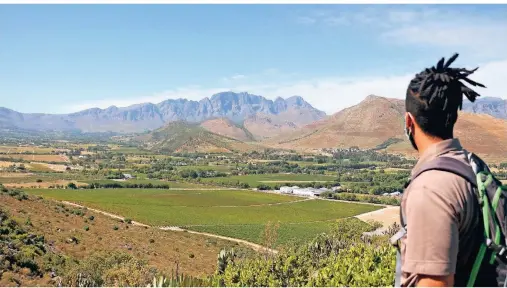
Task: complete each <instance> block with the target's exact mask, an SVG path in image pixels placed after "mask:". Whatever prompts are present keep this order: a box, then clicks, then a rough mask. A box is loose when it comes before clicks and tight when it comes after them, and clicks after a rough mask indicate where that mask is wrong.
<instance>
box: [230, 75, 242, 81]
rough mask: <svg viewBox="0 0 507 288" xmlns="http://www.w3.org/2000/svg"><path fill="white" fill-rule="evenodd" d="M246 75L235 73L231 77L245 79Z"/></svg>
mask: <svg viewBox="0 0 507 288" xmlns="http://www.w3.org/2000/svg"><path fill="white" fill-rule="evenodd" d="M245 77H246V76H245V75H242V74H238V75H234V76H232V77H231V79H232V80H238V79H243V78H245Z"/></svg>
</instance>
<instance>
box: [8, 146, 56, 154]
mask: <svg viewBox="0 0 507 288" xmlns="http://www.w3.org/2000/svg"><path fill="white" fill-rule="evenodd" d="M54 150H56V149H55V148H46V147H37V146H22V147H17V146H0V153H23V152H31V153H41V154H43V153H51V151H54Z"/></svg>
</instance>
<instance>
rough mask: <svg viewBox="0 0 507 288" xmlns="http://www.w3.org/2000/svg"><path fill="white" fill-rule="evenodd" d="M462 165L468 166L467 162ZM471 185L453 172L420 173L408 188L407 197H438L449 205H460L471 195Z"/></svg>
mask: <svg viewBox="0 0 507 288" xmlns="http://www.w3.org/2000/svg"><path fill="white" fill-rule="evenodd" d="M453 158H454V157H453ZM463 162H464V163H466V164H469V163H468V162H465V161H464V160H463ZM472 189H473V187H472V185H471V184H470V183H469V182H468V180H466V179H465V178H463V177H462V176H460V175H457V174H455V173H453V172H447V171H440V170H429V171H426V172H423V173H421V174H420V175H419V176H418V177H417V178H415V179H414V180H413V181H412V182H411V183H410V186H409V187H408V190H407V191H408V192H409V193H408V195H407V196H409V195H410V197H414V198H420V197H438V198H440V199H441V200H446V202H447V201H448V202H451V203H458V202H460V203H462V201H463V200H465V199H466V198H468V197H469V195H473V194H472V193H469V192H471V190H472Z"/></svg>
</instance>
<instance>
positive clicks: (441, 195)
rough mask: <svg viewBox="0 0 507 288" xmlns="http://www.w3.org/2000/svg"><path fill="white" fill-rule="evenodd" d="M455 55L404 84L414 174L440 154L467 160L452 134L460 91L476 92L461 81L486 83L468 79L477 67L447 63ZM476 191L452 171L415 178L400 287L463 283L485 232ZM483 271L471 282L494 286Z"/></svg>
mask: <svg viewBox="0 0 507 288" xmlns="http://www.w3.org/2000/svg"><path fill="white" fill-rule="evenodd" d="M457 57H458V54H455V55H454V56H453V57H451V58H450V59H449V60H448V61H447V62H446V63H445V64H444V59H443V58H442V59H441V60H440V61H439V63H438V64H437V65H436V67H432V68H429V69H425V70H424V71H422V72H421V73H419V74H417V75H416V76H415V78H414V79H412V81H410V84H409V86H408V89H407V94H406V102H405V105H406V113H405V131H406V134H407V137H408V138H409V140H410V142H411V144H412V146H413V148H414V149H416V150H417V151H418V152H419V161H418V162H417V164H416V166H415V167H414V169H413V170H412V175H414V173H417V171H418V170H419V169H421V167H423V166H424V165H425V164H427V163H429V162H430V161H432V160H435V159H437V158H439V157H451V158H454V159H457V160H459V161H461V162H463V163H465V164H467V165H469V162H468V160H467V155H468V153H467V151H465V150H464V149H463V148H462V146H461V144H460V141H459V140H458V139H456V138H454V134H453V129H454V124H455V123H456V120H457V118H458V110H459V109H461V106H462V101H463V95H465V96H466V97H467V98H468V99H469V100H470V101H472V102H473V101H475V99H476V97H477V96H479V94H477V93H476V92H474V91H473V90H471V89H470V88H468V87H467V86H466V85H465V84H466V83H469V84H471V85H473V86H480V87H485V86H484V85H482V84H479V83H476V82H474V81H472V80H470V79H468V78H467V77H468V76H469V75H470V74H472V73H473V72H474V71H475V70H477V68H476V69H474V70H467V69H464V68H450V67H449V66H450V64H452V62H454V60H456V58H457ZM465 82H466V83H465ZM469 166H470V165H469ZM470 169H472V168H471V167H470ZM474 193H475V192H474V187H473V186H472V184H471V183H470V182H469V181H467V180H466V179H465V178H463V177H461V176H458V175H456V174H454V173H451V172H446V171H440V170H430V171H426V172H424V173H422V174H420V175H419V176H418V177H416V178H415V179H413V181H412V182H411V183H410V185H409V186H408V187H407V189H406V190H405V192H404V195H403V198H402V203H401V209H402V211H403V214H404V221H403V222H406V234H405V236H404V237H403V238H401V241H400V242H401V243H400V253H401V286H404V287H405V286H423V287H435V286H445V287H450V286H461V287H463V286H466V285H467V281H468V278H469V275H470V271H471V269H472V265H473V262H474V260H475V256H476V254H477V251H478V249H479V246H480V243H481V242H480V241H481V239H482V238H481V236H482V235H483V234H482V233H483V232H482V231H483V230H482V229H483V228H482V227H483V226H481V225H482V224H481V222H480V221H481V211H480V207H479V203H478V200H477V197H476V195H475V194H474ZM483 271H486V270H484V269H482V270H481V273H482V275H479V276H478V278H477V280H476V282H475V284H476V285H486V286H496V285H497V284H496V282H495V281H491V280H495V279H494V277H493V279H489V280H488V279H487V278H488V277H486V276H485V274H484V272H483Z"/></svg>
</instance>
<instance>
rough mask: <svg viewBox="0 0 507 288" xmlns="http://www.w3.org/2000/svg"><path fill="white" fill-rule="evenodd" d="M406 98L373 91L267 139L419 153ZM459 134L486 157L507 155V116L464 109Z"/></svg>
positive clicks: (278, 143) (284, 144) (285, 144)
mask: <svg viewBox="0 0 507 288" xmlns="http://www.w3.org/2000/svg"><path fill="white" fill-rule="evenodd" d="M404 113H405V101H404V100H400V99H391V98H385V97H379V96H374V95H370V96H368V97H366V99H364V100H363V101H362V102H361V103H359V104H358V105H355V106H352V107H349V108H347V109H344V110H342V111H339V112H338V113H336V114H333V115H331V116H329V117H327V118H326V119H323V120H320V121H317V122H315V123H312V124H309V125H306V126H304V127H302V128H300V129H298V130H297V131H295V132H294V133H291V134H286V135H282V136H279V137H274V138H272V139H268V140H266V141H265V144H266V145H268V146H271V147H277V148H286V149H298V150H313V149H319V148H346V147H351V146H357V147H359V148H363V149H379V150H386V151H389V152H393V153H402V154H415V152H416V151H415V150H414V149H413V148H412V147H411V146H410V144H409V142H408V141H407V140H406V138H405V136H404V129H403V128H404V127H403V126H404ZM454 136H455V137H457V138H459V139H460V141H461V143H462V145H463V147H465V148H466V149H468V150H469V151H472V152H474V153H477V154H478V155H480V156H481V157H484V158H485V159H495V160H496V159H506V158H507V147H506V146H505V145H502V144H500V143H507V120H505V119H500V118H495V117H493V116H491V115H487V114H477V113H470V112H460V113H459V116H458V120H457V122H456V126H455V135H454Z"/></svg>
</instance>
